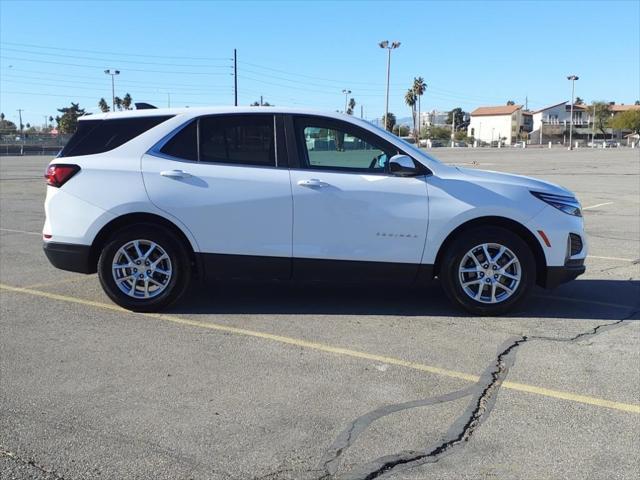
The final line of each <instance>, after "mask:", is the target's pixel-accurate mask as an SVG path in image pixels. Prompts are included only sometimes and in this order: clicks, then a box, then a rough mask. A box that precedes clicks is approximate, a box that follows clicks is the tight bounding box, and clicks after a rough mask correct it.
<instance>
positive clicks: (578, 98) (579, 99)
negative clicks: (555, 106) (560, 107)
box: [575, 97, 584, 105]
mask: <svg viewBox="0 0 640 480" xmlns="http://www.w3.org/2000/svg"><path fill="white" fill-rule="evenodd" d="M575 105H584V100H583V99H582V98H580V97H576V101H575Z"/></svg>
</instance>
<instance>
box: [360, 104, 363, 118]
mask: <svg viewBox="0 0 640 480" xmlns="http://www.w3.org/2000/svg"><path fill="white" fill-rule="evenodd" d="M360 118H364V107H363V106H362V105H360Z"/></svg>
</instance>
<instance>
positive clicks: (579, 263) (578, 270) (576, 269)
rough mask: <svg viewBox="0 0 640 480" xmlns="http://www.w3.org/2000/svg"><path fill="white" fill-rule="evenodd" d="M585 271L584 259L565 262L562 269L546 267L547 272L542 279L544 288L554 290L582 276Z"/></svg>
mask: <svg viewBox="0 0 640 480" xmlns="http://www.w3.org/2000/svg"><path fill="white" fill-rule="evenodd" d="M585 270H586V267H585V266H584V258H580V259H576V260H567V262H566V263H565V264H564V265H563V266H562V267H547V272H546V275H545V276H544V278H543V279H542V286H543V287H544V288H555V287H557V286H558V285H560V284H562V283H566V282H570V281H571V280H574V279H575V278H577V277H579V276H580V275H582V274H583V273H584V272H585Z"/></svg>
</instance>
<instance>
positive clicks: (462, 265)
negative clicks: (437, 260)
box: [439, 227, 536, 315]
mask: <svg viewBox="0 0 640 480" xmlns="http://www.w3.org/2000/svg"><path fill="white" fill-rule="evenodd" d="M439 276H440V279H441V281H442V284H443V287H444V290H445V292H446V294H447V296H448V297H449V298H450V299H451V300H452V301H453V302H454V303H455V304H457V305H459V306H461V307H462V308H464V309H466V310H467V311H469V312H471V313H474V314H477V315H500V314H503V313H506V312H507V311H509V310H511V309H512V308H514V307H515V306H516V305H517V304H518V303H520V302H522V301H523V300H524V299H525V298H526V297H527V295H528V294H529V293H530V292H531V290H532V289H533V287H534V285H535V279H536V264H535V259H534V257H533V253H532V252H531V249H530V248H529V246H528V245H527V243H526V242H525V241H524V240H522V238H520V237H519V236H518V235H516V234H515V233H513V232H510V231H509V230H506V229H504V228H500V227H480V228H476V229H473V230H469V231H466V232H464V233H463V234H462V235H461V236H460V237H459V238H457V239H455V240H454V242H453V243H452V244H451V245H450V247H449V248H448V249H447V251H446V252H445V255H444V257H443V260H442V264H441V265H440V273H439Z"/></svg>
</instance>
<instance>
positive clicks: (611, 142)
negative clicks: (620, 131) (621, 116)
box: [604, 140, 618, 148]
mask: <svg viewBox="0 0 640 480" xmlns="http://www.w3.org/2000/svg"><path fill="white" fill-rule="evenodd" d="M604 148H618V142H616V141H615V140H607V141H605V142H604Z"/></svg>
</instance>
